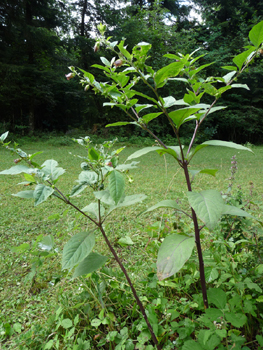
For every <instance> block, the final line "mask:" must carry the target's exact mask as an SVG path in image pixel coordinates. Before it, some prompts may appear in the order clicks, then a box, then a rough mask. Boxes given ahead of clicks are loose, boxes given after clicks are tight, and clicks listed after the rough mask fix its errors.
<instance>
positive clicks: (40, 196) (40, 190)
mask: <svg viewBox="0 0 263 350" xmlns="http://www.w3.org/2000/svg"><path fill="white" fill-rule="evenodd" d="M54 191H55V190H54V189H53V188H51V187H48V186H45V185H43V184H38V185H37V186H36V188H35V191H34V193H33V198H34V199H35V203H34V204H35V206H37V205H39V204H41V203H42V202H44V201H45V200H47V198H48V197H50V196H51V195H52V193H54Z"/></svg>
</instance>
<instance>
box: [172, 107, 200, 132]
mask: <svg viewBox="0 0 263 350" xmlns="http://www.w3.org/2000/svg"><path fill="white" fill-rule="evenodd" d="M200 109H201V108H191V107H186V108H181V109H177V110H176V111H173V112H170V113H169V117H170V118H171V119H172V121H173V122H174V123H175V125H176V127H177V129H178V128H179V127H180V126H181V125H182V124H183V123H185V122H186V121H188V120H192V119H196V116H195V115H194V114H195V113H196V112H198V111H199V110H200Z"/></svg>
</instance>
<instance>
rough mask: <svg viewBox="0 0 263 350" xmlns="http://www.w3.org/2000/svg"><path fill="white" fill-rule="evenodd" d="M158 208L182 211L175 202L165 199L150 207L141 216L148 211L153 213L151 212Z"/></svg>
mask: <svg viewBox="0 0 263 350" xmlns="http://www.w3.org/2000/svg"><path fill="white" fill-rule="evenodd" d="M158 208H169V209H174V210H178V211H181V210H182V209H181V208H180V207H179V205H178V204H177V202H176V201H175V200H172V199H165V200H163V201H161V202H159V203H157V204H155V205H153V206H152V207H150V208H148V209H147V210H145V211H144V212H143V213H142V214H145V213H148V212H149V211H153V210H155V209H158Z"/></svg>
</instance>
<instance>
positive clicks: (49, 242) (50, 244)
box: [38, 235, 55, 252]
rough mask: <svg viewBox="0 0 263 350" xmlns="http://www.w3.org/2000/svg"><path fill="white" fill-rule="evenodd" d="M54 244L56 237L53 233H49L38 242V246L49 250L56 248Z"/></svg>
mask: <svg viewBox="0 0 263 350" xmlns="http://www.w3.org/2000/svg"><path fill="white" fill-rule="evenodd" d="M54 245H55V242H54V237H53V236H52V235H47V236H45V237H43V239H42V240H41V241H40V242H39V243H38V248H39V249H40V250H44V251H47V252H49V251H51V250H52V249H53V248H54Z"/></svg>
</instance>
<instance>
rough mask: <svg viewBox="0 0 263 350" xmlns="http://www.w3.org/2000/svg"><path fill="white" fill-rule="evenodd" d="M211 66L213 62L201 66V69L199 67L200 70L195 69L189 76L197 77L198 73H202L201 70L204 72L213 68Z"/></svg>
mask: <svg viewBox="0 0 263 350" xmlns="http://www.w3.org/2000/svg"><path fill="white" fill-rule="evenodd" d="M211 64H213V62H212V63H207V64H204V65H202V66H200V67H198V68H196V69H194V70H191V71H189V76H190V77H193V76H195V75H196V74H197V73H199V72H200V71H201V70H203V69H204V68H206V67H209V66H211Z"/></svg>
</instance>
